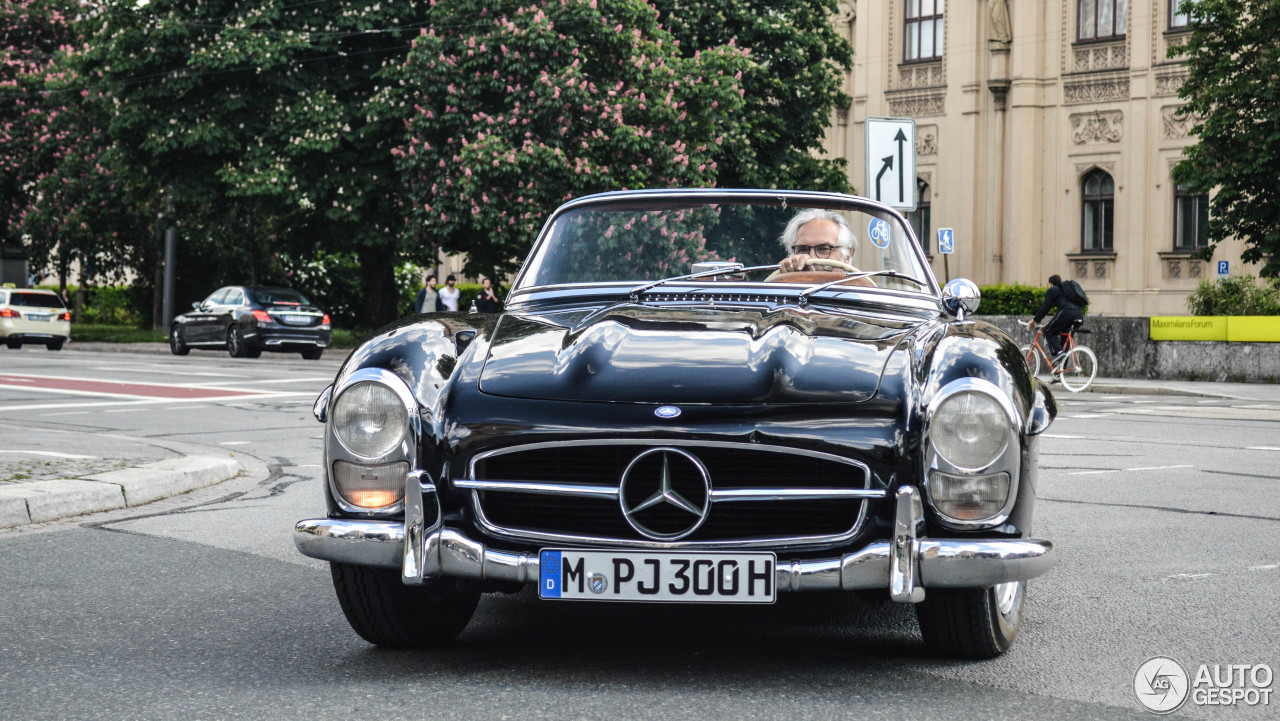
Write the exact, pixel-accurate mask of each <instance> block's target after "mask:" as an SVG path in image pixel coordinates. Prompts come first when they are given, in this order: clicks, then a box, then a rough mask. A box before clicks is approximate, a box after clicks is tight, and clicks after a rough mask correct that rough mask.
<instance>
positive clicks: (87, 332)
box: [71, 323, 167, 343]
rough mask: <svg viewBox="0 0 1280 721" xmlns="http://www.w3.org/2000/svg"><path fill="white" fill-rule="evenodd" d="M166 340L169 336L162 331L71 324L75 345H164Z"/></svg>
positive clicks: (72, 339)
mask: <svg viewBox="0 0 1280 721" xmlns="http://www.w3.org/2000/svg"><path fill="white" fill-rule="evenodd" d="M166 340H167V336H166V334H165V332H164V331H162V330H151V329H149V328H147V329H143V328H133V327H129V326H120V325H93V324H90V323H72V324H71V341H72V342H73V343H75V342H81V343H164V342H165V341H166Z"/></svg>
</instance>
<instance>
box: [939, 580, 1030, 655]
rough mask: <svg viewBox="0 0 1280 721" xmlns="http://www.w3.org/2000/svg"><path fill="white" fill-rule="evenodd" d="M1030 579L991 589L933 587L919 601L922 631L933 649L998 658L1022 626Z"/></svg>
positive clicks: (955, 653)
mask: <svg viewBox="0 0 1280 721" xmlns="http://www.w3.org/2000/svg"><path fill="white" fill-rule="evenodd" d="M1026 592H1027V583H1026V581H1010V582H1009V583H1002V584H1000V585H998V586H993V587H991V588H952V589H942V588H931V589H929V590H928V591H927V592H926V593H925V598H924V601H922V602H920V603H918V604H916V620H917V621H919V622H920V634H921V635H922V636H923V637H924V642H925V645H927V646H928V647H929V648H930V649H931V650H933V651H935V652H937V653H940V654H943V655H945V656H951V657H954V658H963V659H972V660H978V659H988V658H995V657H996V656H999V655H1000V654H1002V653H1004V652H1005V651H1007V650H1009V647H1010V646H1011V645H1013V640H1014V639H1015V638H1017V637H1018V630H1019V629H1021V628H1022V608H1023V604H1024V603H1025V601H1026Z"/></svg>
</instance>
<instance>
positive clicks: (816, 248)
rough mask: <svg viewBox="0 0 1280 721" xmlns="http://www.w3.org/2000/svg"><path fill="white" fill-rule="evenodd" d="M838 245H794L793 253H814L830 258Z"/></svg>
mask: <svg viewBox="0 0 1280 721" xmlns="http://www.w3.org/2000/svg"><path fill="white" fill-rule="evenodd" d="M839 247H840V246H838V245H826V244H823V245H793V246H791V253H792V254H793V255H812V256H816V257H818V258H830V257H831V253H832V251H834V250H835V249H836V248H839Z"/></svg>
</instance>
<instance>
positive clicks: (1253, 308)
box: [1187, 275, 1280, 315]
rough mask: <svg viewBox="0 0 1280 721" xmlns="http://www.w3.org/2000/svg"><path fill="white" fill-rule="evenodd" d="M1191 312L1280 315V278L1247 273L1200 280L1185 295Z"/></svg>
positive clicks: (1197, 313)
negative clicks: (1261, 276) (1255, 276)
mask: <svg viewBox="0 0 1280 721" xmlns="http://www.w3.org/2000/svg"><path fill="white" fill-rule="evenodd" d="M1187 309H1188V310H1190V311H1191V314H1192V315H1280V279H1274V278H1273V279H1269V280H1266V281H1261V282H1260V281H1259V280H1258V279H1257V278H1254V277H1253V276H1248V275H1233V276H1230V277H1228V278H1222V279H1220V280H1216V281H1214V280H1208V279H1206V280H1202V281H1200V285H1199V286H1197V287H1196V289H1195V291H1194V292H1193V293H1192V294H1191V295H1189V296H1187Z"/></svg>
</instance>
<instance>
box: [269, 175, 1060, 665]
mask: <svg viewBox="0 0 1280 721" xmlns="http://www.w3.org/2000/svg"><path fill="white" fill-rule="evenodd" d="M506 300H507V303H506V312H504V313H502V314H500V315H481V314H475V315H469V314H463V313H449V314H427V315H419V316H414V317H410V318H407V319H404V320H402V321H400V322H399V323H397V324H395V325H392V326H389V327H386V328H384V329H382V330H381V331H380V332H378V333H377V334H376V335H374V336H373V337H371V338H370V339H369V340H368V341H366V342H365V343H364V344H363V345H362V346H360V347H359V348H357V349H356V350H355V351H354V352H353V353H352V354H351V356H350V357H349V358H348V359H347V361H346V363H345V364H344V365H343V367H342V370H341V371H340V372H339V373H338V376H337V378H336V379H335V381H334V383H333V385H332V386H330V387H329V388H328V389H326V390H325V391H324V393H323V394H322V395H321V396H320V398H319V399H318V400H317V401H316V405H315V414H316V417H317V418H318V419H319V420H320V421H322V422H323V423H324V424H325V436H324V437H325V462H324V476H325V481H326V482H325V495H326V499H327V502H328V513H327V515H326V517H325V518H317V519H311V520H304V521H301V522H299V523H298V524H297V526H296V528H295V532H294V539H295V542H296V544H297V546H298V548H299V549H300V550H301V551H302V552H303V553H305V554H307V555H308V556H312V557H315V558H320V559H324V560H327V561H329V562H330V564H331V568H332V575H333V583H334V588H335V589H336V591H337V595H338V600H339V602H340V603H341V605H342V609H343V611H344V612H345V613H346V616H347V619H348V621H349V622H350V623H351V626H352V627H353V628H354V629H355V631H356V632H357V633H358V634H360V635H361V636H362V637H364V638H365V639H366V640H368V641H370V642H371V643H375V644H378V645H383V646H410V647H413V646H427V645H432V644H438V643H442V642H445V641H448V640H450V639H452V638H453V637H454V636H456V635H457V634H458V633H460V632H461V631H462V629H463V628H464V627H465V626H466V624H467V623H468V621H469V620H470V618H471V616H472V614H473V612H474V610H475V607H476V603H477V600H478V598H479V596H480V594H481V593H485V592H492V591H516V590H520V589H522V588H525V587H526V586H528V585H530V584H532V585H534V586H536V588H537V593H538V595H539V596H540V597H541V598H543V599H546V600H548V601H559V602H564V601H579V602H584V601H585V602H592V601H594V602H603V601H629V602H646V601H647V602H656V603H720V604H729V603H771V602H773V601H774V600H775V599H776V598H777V594H779V593H783V592H789V591H809V590H844V591H860V592H868V593H883V594H887V595H888V597H889V598H891V599H892V600H894V601H898V602H903V603H911V604H915V608H916V611H917V617H918V619H919V622H920V630H921V632H922V634H923V637H924V640H925V642H926V643H927V644H928V645H929V646H930V647H931V648H933V649H934V650H936V651H937V652H939V653H943V654H947V655H954V656H959V657H965V658H989V657H993V656H997V655H999V654H1001V653H1002V652H1004V651H1005V650H1006V649H1007V648H1008V647H1009V645H1010V644H1011V643H1012V642H1013V640H1014V637H1015V636H1017V634H1018V629H1019V627H1020V626H1021V621H1022V613H1023V608H1024V599H1025V597H1026V590H1027V580H1028V579H1031V578H1034V577H1036V576H1039V575H1040V574H1042V573H1044V572H1046V571H1047V570H1048V569H1049V568H1050V567H1051V566H1052V565H1053V562H1054V554H1053V546H1052V544H1051V543H1049V542H1048V541H1044V540H1039V539H1036V538H1035V537H1034V536H1033V535H1032V532H1031V531H1032V528H1031V523H1032V510H1033V506H1034V503H1035V490H1036V488H1035V487H1036V464H1037V438H1036V436H1037V435H1038V434H1040V433H1041V432H1043V431H1044V430H1045V429H1046V428H1047V427H1048V426H1049V424H1050V423H1051V422H1052V421H1053V418H1054V416H1055V414H1056V412H1057V410H1056V405H1055V402H1054V400H1053V396H1052V395H1051V394H1050V393H1049V391H1048V389H1047V388H1045V387H1043V386H1042V385H1040V384H1039V383H1038V382H1037V381H1036V380H1035V379H1034V378H1033V377H1032V376H1031V373H1030V372H1029V371H1028V368H1027V365H1026V362H1025V360H1024V359H1023V357H1022V355H1021V354H1020V353H1019V352H1018V346H1017V344H1016V343H1014V342H1013V341H1012V340H1011V339H1010V338H1009V337H1008V336H1006V335H1005V334H1004V333H1003V332H1001V331H1000V330H999V329H997V328H995V327H994V326H991V325H988V324H986V323H983V322H981V321H976V320H973V319H971V318H969V317H968V314H970V313H972V312H973V311H974V310H975V309H976V308H977V306H978V301H979V294H978V289H977V287H976V286H975V285H973V284H972V283H970V282H969V281H966V280H954V281H952V282H950V283H948V284H947V287H946V288H939V287H938V283H937V281H936V280H935V279H934V277H933V274H932V273H931V272H930V269H929V266H928V265H927V263H926V260H925V257H924V255H923V253H922V252H921V249H920V245H919V243H918V241H917V240H916V239H915V237H914V236H913V234H912V231H911V229H910V226H909V225H908V224H907V223H906V222H905V220H904V219H903V217H902V216H901V215H899V214H898V213H897V212H895V211H894V210H892V209H890V208H888V207H886V206H883V205H880V204H878V203H874V202H871V201H868V200H865V199H861V198H854V197H850V196H844V195H836V194H830V193H813V192H789V191H729V190H661V191H633V192H620V193H606V194H602V195H595V196H590V197H585V198H581V199H578V200H574V201H572V202H569V203H566V204H565V205H564V206H562V207H561V208H559V209H558V210H557V211H556V212H555V213H554V214H553V215H552V216H551V217H550V219H549V220H548V221H547V223H546V225H545V227H544V228H543V230H542V232H541V234H540V235H539V237H538V239H537V241H536V242H535V244H534V247H533V250H532V252H531V253H530V255H529V258H528V260H527V262H526V263H525V266H524V268H523V269H522V270H521V272H520V274H519V276H518V277H517V278H516V280H515V282H514V284H513V286H512V290H511V293H510V295H509V297H508V298H507V299H506Z"/></svg>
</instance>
